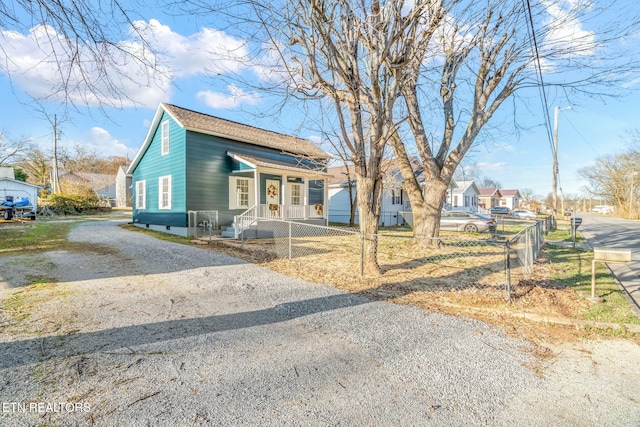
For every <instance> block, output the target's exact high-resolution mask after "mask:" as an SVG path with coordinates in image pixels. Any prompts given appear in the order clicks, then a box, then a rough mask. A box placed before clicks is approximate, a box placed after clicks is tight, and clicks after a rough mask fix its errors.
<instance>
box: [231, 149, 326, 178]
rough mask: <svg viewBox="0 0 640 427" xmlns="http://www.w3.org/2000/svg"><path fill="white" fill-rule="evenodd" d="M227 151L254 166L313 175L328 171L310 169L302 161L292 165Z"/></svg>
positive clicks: (323, 174) (324, 175)
mask: <svg viewBox="0 0 640 427" xmlns="http://www.w3.org/2000/svg"><path fill="white" fill-rule="evenodd" d="M227 153H228V154H230V155H231V156H232V157H234V158H236V159H238V158H239V159H242V160H245V161H247V162H249V163H252V164H254V165H255V166H260V167H265V168H272V169H278V170H283V171H289V172H297V173H303V174H305V175H315V176H322V177H328V176H329V174H328V173H326V172H323V171H321V170H316V169H311V168H309V167H308V166H306V165H305V164H304V163H298V164H297V165H292V164H291V163H287V162H283V161H278V160H273V159H268V158H266V157H261V156H255V155H249V154H242V153H234V152H231V151H228V152H227Z"/></svg>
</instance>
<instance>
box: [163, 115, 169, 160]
mask: <svg viewBox="0 0 640 427" xmlns="http://www.w3.org/2000/svg"><path fill="white" fill-rule="evenodd" d="M161 136H162V155H163V156H164V155H165V154H169V120H165V121H164V122H162V129H161Z"/></svg>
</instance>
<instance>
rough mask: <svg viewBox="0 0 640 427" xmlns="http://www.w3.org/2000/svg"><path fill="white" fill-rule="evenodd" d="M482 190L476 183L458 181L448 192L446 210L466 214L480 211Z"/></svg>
mask: <svg viewBox="0 0 640 427" xmlns="http://www.w3.org/2000/svg"><path fill="white" fill-rule="evenodd" d="M479 195H480V190H479V189H478V187H477V186H476V184H475V182H474V181H458V182H457V183H456V186H455V187H453V188H450V189H449V190H448V191H447V198H446V199H445V200H446V206H445V207H446V208H447V209H448V210H461V211H466V212H477V211H478V203H479V199H478V196H479Z"/></svg>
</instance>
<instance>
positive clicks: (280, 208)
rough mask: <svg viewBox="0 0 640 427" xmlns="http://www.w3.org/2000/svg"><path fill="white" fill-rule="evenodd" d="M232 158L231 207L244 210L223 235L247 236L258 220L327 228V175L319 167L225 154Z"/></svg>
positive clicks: (300, 161) (298, 162) (304, 161)
mask: <svg viewBox="0 0 640 427" xmlns="http://www.w3.org/2000/svg"><path fill="white" fill-rule="evenodd" d="M227 154H228V155H229V157H231V159H232V176H231V178H230V188H229V195H230V200H229V201H230V207H235V208H236V209H238V208H243V207H244V208H245V209H246V210H245V211H244V212H242V213H241V214H240V215H235V216H234V221H233V224H232V226H231V227H229V229H228V230H227V233H223V235H224V236H228V237H232V235H233V237H235V238H238V237H239V236H243V237H247V235H248V234H250V233H248V231H249V230H250V229H251V228H252V227H253V226H254V224H256V223H257V222H258V221H265V220H268V221H273V220H276V221H294V222H310V223H314V224H318V225H319V224H322V225H326V224H327V223H328V212H327V208H328V205H327V200H328V197H327V176H328V175H327V173H326V172H324V171H323V170H322V169H318V166H319V165H318V164H315V163H313V162H308V161H306V160H305V159H298V160H297V161H296V163H295V164H292V163H288V162H284V161H282V160H275V159H271V158H269V159H267V158H264V157H260V156H256V155H248V154H245V153H242V154H240V153H234V152H228V153H227Z"/></svg>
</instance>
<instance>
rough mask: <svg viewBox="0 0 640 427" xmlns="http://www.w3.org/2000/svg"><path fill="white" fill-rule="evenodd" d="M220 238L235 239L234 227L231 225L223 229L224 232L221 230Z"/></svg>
mask: <svg viewBox="0 0 640 427" xmlns="http://www.w3.org/2000/svg"><path fill="white" fill-rule="evenodd" d="M220 236H221V237H226V238H230V239H235V238H236V227H235V226H233V225H232V226H231V227H225V228H224V230H222V233H220Z"/></svg>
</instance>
